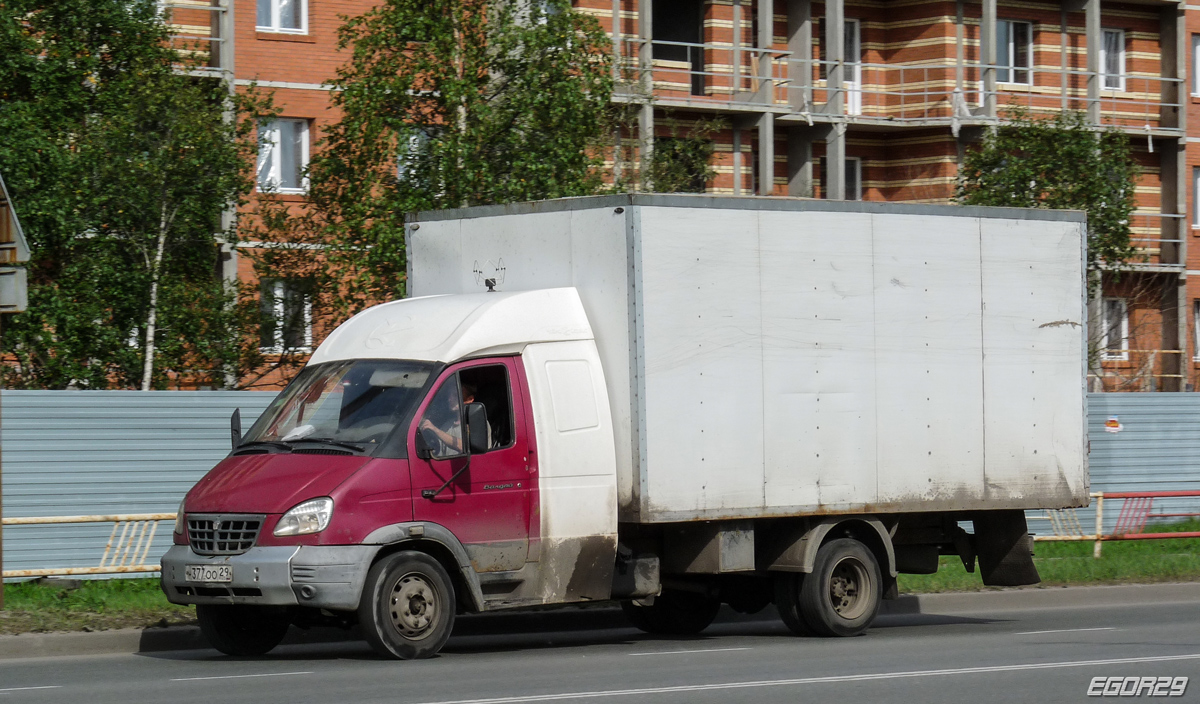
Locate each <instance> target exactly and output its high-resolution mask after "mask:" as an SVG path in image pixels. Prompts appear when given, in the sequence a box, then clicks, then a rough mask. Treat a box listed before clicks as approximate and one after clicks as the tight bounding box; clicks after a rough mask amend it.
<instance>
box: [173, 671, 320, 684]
mask: <svg viewBox="0 0 1200 704" xmlns="http://www.w3.org/2000/svg"><path fill="white" fill-rule="evenodd" d="M311 674H312V672H263V673H260V674H257V675H217V676H215V677H177V678H175V679H173V680H171V681H172V682H195V681H196V680H236V679H240V678H243V677H284V676H286V675H311Z"/></svg>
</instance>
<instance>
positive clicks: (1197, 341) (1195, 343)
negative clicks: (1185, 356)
mask: <svg viewBox="0 0 1200 704" xmlns="http://www.w3.org/2000/svg"><path fill="white" fill-rule="evenodd" d="M1192 359H1195V360H1197V361H1200V300H1195V301H1192Z"/></svg>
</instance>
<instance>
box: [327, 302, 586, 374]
mask: <svg viewBox="0 0 1200 704" xmlns="http://www.w3.org/2000/svg"><path fill="white" fill-rule="evenodd" d="M590 339H592V326H591V325H589V324H588V319H587V315H586V314H584V312H583V304H582V303H581V302H580V300H579V293H578V292H577V291H576V290H575V289H574V288H569V287H568V288H552V289H542V290H539V291H516V292H507V293H500V292H494V293H474V294H467V295H459V296H445V295H442V296H423V297H421V298H409V299H405V300H402V301H393V302H391V303H385V304H383V305H379V306H374V307H373V308H368V309H367V310H364V311H362V312H361V313H359V314H358V315H355V316H354V317H353V318H351V319H350V320H347V321H346V322H345V323H343V324H342V325H340V326H339V327H338V328H337V330H335V331H334V332H333V334H331V335H330V336H329V337H327V338H326V339H325V341H324V342H322V343H321V346H320V347H318V348H317V351H316V352H314V353H313V356H312V359H311V360H310V361H309V363H310V364H320V363H322V362H333V361H338V360H343V359H416V360H421V361H429V362H453V361H455V360H458V359H465V358H468V357H477V356H482V355H496V354H517V353H519V352H520V351H521V350H523V349H524V348H525V346H526V345H529V344H531V343H536V342H568V341H572V340H590Z"/></svg>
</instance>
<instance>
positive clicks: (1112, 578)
mask: <svg viewBox="0 0 1200 704" xmlns="http://www.w3.org/2000/svg"><path fill="white" fill-rule="evenodd" d="M1042 527H1043V528H1045V526H1042ZM1035 529H1036V527H1035ZM1197 530H1200V522H1197V521H1182V522H1179V523H1173V524H1167V525H1163V524H1158V525H1152V526H1147V528H1146V532H1155V533H1160V532H1161V533H1167V532H1178V531H1197ZM1092 545H1093V543H1090V542H1061V543H1060V542H1039V543H1035V544H1034V558H1033V562H1034V564H1035V565H1036V566H1037V569H1038V574H1039V575H1040V576H1041V578H1042V584H1043V585H1044V586H1061V585H1077V584H1121V583H1130V582H1182V581H1197V580H1200V539H1196V538H1173V539H1169V540H1127V541H1111V542H1106V543H1104V546H1103V550H1102V551H1101V557H1100V559H1098V560H1097V559H1096V558H1094V557H1092ZM988 588H989V587H985V586H983V582H982V581H981V578H980V575H979V571H978V570H976V571H975V572H974V573H968V572H967V571H966V570H964V569H963V565H962V560H960V559H959V558H958V557H954V556H947V557H942V558H941V559H940V562H939V564H938V571H937V573H936V574H904V575H900V591H902V592H905V593H913V592H916V593H928V592H950V591H975V590H980V589H988Z"/></svg>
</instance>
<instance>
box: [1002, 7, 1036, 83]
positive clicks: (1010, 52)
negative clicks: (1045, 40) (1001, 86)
mask: <svg viewBox="0 0 1200 704" xmlns="http://www.w3.org/2000/svg"><path fill="white" fill-rule="evenodd" d="M1032 41H1033V25H1031V24H1030V23H1028V22H1013V21H1012V20H1000V21H999V22H997V23H996V80H997V81H999V82H1001V83H1023V84H1026V85H1028V84H1029V83H1030V74H1031V73H1032V72H1031V71H1030V69H1031V68H1033V65H1032V63H1033V62H1032V58H1033V44H1032Z"/></svg>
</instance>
